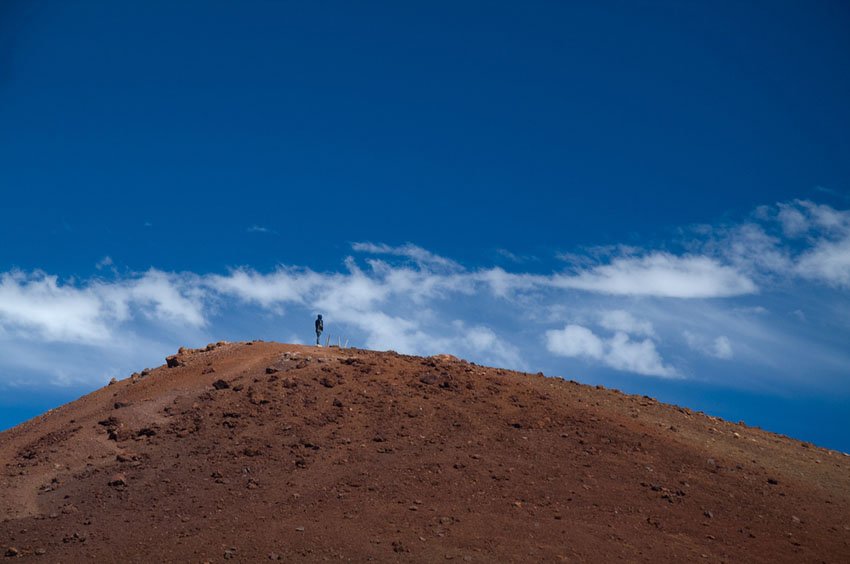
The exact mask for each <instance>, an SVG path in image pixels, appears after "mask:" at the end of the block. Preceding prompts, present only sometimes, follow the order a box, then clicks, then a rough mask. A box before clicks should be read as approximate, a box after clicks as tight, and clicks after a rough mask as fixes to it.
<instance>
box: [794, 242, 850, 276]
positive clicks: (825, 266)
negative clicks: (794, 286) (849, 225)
mask: <svg viewBox="0 0 850 564" xmlns="http://www.w3.org/2000/svg"><path fill="white" fill-rule="evenodd" d="M795 272H796V273H797V274H798V275H799V276H801V277H802V278H807V279H809V280H814V281H819V282H824V283H826V284H828V285H830V286H835V287H838V288H850V236H848V237H845V238H844V239H841V240H838V241H823V240H822V241H819V242H818V243H817V244H816V245H815V246H814V247H813V248H812V249H810V250H808V251H806V252H805V253H803V254H802V255H801V256H800V258H799V260H798V261H797V264H796V266H795Z"/></svg>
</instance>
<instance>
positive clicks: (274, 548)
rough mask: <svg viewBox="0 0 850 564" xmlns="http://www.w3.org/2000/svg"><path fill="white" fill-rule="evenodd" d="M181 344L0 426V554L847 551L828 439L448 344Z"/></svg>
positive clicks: (289, 557)
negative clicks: (139, 373) (490, 360)
mask: <svg viewBox="0 0 850 564" xmlns="http://www.w3.org/2000/svg"><path fill="white" fill-rule="evenodd" d="M178 360H179V361H181V362H183V363H185V364H184V365H183V366H177V367H174V368H166V367H165V366H163V367H160V368H158V369H156V370H153V371H152V372H150V373H149V374H147V375H145V376H144V377H134V378H128V379H126V380H123V381H120V382H118V383H116V384H113V385H111V386H107V387H105V388H103V389H100V390H98V391H96V392H94V393H92V394H89V395H88V396H85V397H83V398H81V399H79V400H77V401H75V402H73V403H71V404H68V405H65V406H63V407H61V408H59V409H56V410H54V411H51V412H49V413H47V414H46V415H44V416H41V417H38V418H36V419H34V420H32V421H29V422H27V423H24V424H22V425H20V426H18V427H16V428H14V429H11V430H9V431H6V432H4V433H2V434H0V461H2V465H3V468H2V472H3V473H2V476H0V519H2V522H0V557H2V556H3V554H6V553H7V551H9V552H8V554H9V555H10V556H9V558H13V557H12V556H11V555H12V554H13V553H15V551H17V554H18V556H19V557H22V558H25V559H32V560H43V561H49V562H72V561H100V562H205V561H210V562H222V561H224V560H226V559H229V560H231V561H234V562H239V561H244V562H249V561H265V560H268V559H269V558H272V559H277V558H279V559H281V560H284V561H293V560H310V561H314V560H322V561H324V560H354V561H364V560H369V559H372V560H378V561H395V560H412V561H441V562H442V561H445V560H457V561H461V562H466V561H472V562H494V561H500V562H505V561H514V562H531V561H596V562H599V561H611V560H627V561H645V562H650V561H652V562H659V561H666V562H673V561H675V562H693V561H707V562H713V561H726V562H820V561H827V562H850V458H847V457H846V456H844V455H842V454H840V453H837V452H834V451H828V450H824V449H821V448H817V447H814V446H813V445H808V444H802V443H800V442H799V441H795V440H792V439H789V438H786V437H781V436H777V435H774V434H771V433H767V432H764V431H761V430H757V429H752V428H748V427H745V426H743V425H735V424H731V423H727V422H725V421H722V420H719V419H715V418H711V417H708V416H705V415H701V414H698V413H693V412H691V411H689V410H687V409H683V408H677V407H675V406H670V405H664V404H661V403H658V402H656V401H654V400H652V399H649V398H644V397H638V396H627V395H624V394H621V393H619V392H617V391H613V390H605V389H597V388H591V387H588V386H583V385H579V384H576V383H573V382H568V381H563V380H560V379H557V378H545V377H543V376H541V375H537V376H533V375H527V374H522V373H516V372H509V371H505V370H498V369H493V368H484V367H481V366H476V365H474V364H468V363H466V362H463V361H459V360H456V359H453V358H451V357H445V358H443V357H432V358H418V357H410V356H401V355H397V354H395V353H376V352H368V351H358V350H339V349H334V348H331V349H315V348H310V347H302V346H293V345H281V344H276V343H261V342H257V343H241V344H227V345H223V346H219V347H214V348H212V350H209V351H189V352H186V353H184V354H182V355H180V356H179V358H178ZM217 380H224V381H225V382H227V383H228V384H229V386H230V387H229V388H225V389H221V390H217V389H215V388H214V387H213V383H214V382H216V381H217ZM10 549H11V550H10Z"/></svg>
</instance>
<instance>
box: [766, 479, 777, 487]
mask: <svg viewBox="0 0 850 564" xmlns="http://www.w3.org/2000/svg"><path fill="white" fill-rule="evenodd" d="M767 483H768V484H770V485H771V486H776V485H778V484H779V480H777V479H776V478H768V479H767Z"/></svg>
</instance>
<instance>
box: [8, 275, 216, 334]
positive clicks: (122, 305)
mask: <svg viewBox="0 0 850 564" xmlns="http://www.w3.org/2000/svg"><path fill="white" fill-rule="evenodd" d="M202 308H203V306H202V304H201V294H200V292H199V291H198V289H197V288H196V287H195V285H194V282H192V281H189V282H188V285H186V286H185V287H183V286H182V285H181V281H180V279H179V278H178V277H176V276H174V275H169V274H165V273H163V272H160V271H157V270H150V271H148V272H146V273H145V274H144V275H142V276H138V277H135V278H131V279H128V280H121V281H118V282H113V283H106V282H101V281H98V280H93V281H91V282H89V283H88V284H87V285H84V286H76V285H74V284H72V283H65V284H63V283H60V282H59V279H58V277H56V276H50V275H47V274H45V273H43V272H35V273H32V274H24V273H22V272H8V273H5V274H3V275H2V276H0V327H3V328H4V329H6V330H7V331H9V330H18V331H19V333H21V334H22V335H24V336H27V337H28V338H34V339H44V340H46V341H61V342H74V343H103V342H106V341H108V340H109V339H110V337H111V335H112V331H113V330H114V328H115V326H116V324H118V323H121V322H123V321H126V320H128V319H130V318H131V317H132V316H133V315H134V314H135V313H139V314H141V315H142V316H144V317H146V318H148V319H153V320H160V321H168V322H176V323H178V324H183V325H188V326H195V327H199V326H202V325H204V323H205V318H204V315H203V312H202Z"/></svg>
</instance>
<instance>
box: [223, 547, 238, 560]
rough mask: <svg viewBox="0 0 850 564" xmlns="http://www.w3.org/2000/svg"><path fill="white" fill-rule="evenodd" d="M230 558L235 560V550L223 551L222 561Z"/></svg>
mask: <svg viewBox="0 0 850 564" xmlns="http://www.w3.org/2000/svg"><path fill="white" fill-rule="evenodd" d="M232 558H236V549H235V548H228V549H227V550H225V551H224V559H225V560H230V559H232Z"/></svg>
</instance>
